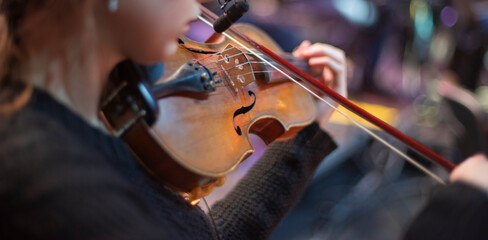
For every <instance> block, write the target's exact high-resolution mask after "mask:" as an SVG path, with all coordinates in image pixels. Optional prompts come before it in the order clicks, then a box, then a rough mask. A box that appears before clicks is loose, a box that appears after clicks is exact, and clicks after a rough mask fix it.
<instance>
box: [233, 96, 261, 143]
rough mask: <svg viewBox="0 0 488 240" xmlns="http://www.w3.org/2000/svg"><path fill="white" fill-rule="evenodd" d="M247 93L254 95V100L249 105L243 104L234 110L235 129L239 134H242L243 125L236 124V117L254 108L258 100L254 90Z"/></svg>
mask: <svg viewBox="0 0 488 240" xmlns="http://www.w3.org/2000/svg"><path fill="white" fill-rule="evenodd" d="M247 93H248V94H249V96H251V97H254V101H253V102H252V104H251V105H249V106H243V107H241V108H239V109H237V110H236V111H235V112H234V117H233V118H232V122H233V124H234V130H236V133H237V135H239V136H242V130H241V127H239V126H236V122H235V120H236V117H237V116H239V115H241V114H242V115H244V114H246V113H248V112H249V111H251V110H252V109H253V108H254V105H255V104H256V100H257V97H256V94H254V92H252V91H249V92H247Z"/></svg>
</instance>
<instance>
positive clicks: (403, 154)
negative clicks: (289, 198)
mask: <svg viewBox="0 0 488 240" xmlns="http://www.w3.org/2000/svg"><path fill="white" fill-rule="evenodd" d="M199 19H200V20H201V21H203V22H204V23H206V24H208V25H209V26H212V24H211V23H210V22H209V21H208V20H207V19H205V18H203V17H201V16H199ZM222 34H223V35H224V36H225V37H227V38H229V39H231V40H232V41H234V42H235V43H237V44H238V45H240V46H241V47H243V48H245V49H247V51H249V52H251V53H252V54H254V55H255V56H256V57H258V58H259V59H261V61H263V62H265V63H266V64H269V65H270V66H271V67H272V68H274V69H275V70H277V71H278V72H280V73H281V74H283V75H284V76H285V77H287V78H288V79H290V80H291V81H293V82H294V83H296V84H297V85H299V86H300V87H302V88H303V89H305V90H306V91H307V92H309V93H310V94H312V95H313V96H314V97H316V98H317V99H319V100H320V101H322V102H324V103H325V104H327V105H328V106H329V107H331V108H332V109H334V110H335V111H337V112H338V113H340V114H341V115H343V116H344V117H346V118H347V119H349V120H350V121H351V122H352V123H353V124H354V125H356V126H357V127H359V128H360V129H362V130H363V131H365V132H366V133H367V134H369V135H370V136H371V137H373V138H374V139H376V140H378V141H379V142H381V143H383V144H384V145H385V146H387V147H388V148H390V149H391V150H393V151H394V152H396V153H397V154H398V155H400V156H402V157H403V158H404V159H405V160H407V161H408V162H409V163H410V164H412V165H413V166H415V167H417V168H418V169H419V170H420V171H422V172H424V173H425V174H427V175H428V176H430V177H432V178H433V179H434V180H436V181H438V182H439V183H441V184H446V182H445V181H444V180H442V178H440V177H439V176H437V175H436V174H435V173H433V172H432V171H430V170H429V169H427V168H426V167H424V166H422V165H421V164H420V163H418V162H417V161H416V160H414V159H412V158H411V157H409V156H407V155H406V154H405V153H403V152H402V151H400V150H399V149H397V148H396V147H394V146H393V145H391V144H390V143H388V142H387V141H386V140H384V139H382V138H381V137H380V136H378V135H376V134H375V133H373V132H372V131H371V130H369V129H368V128H367V127H365V126H363V125H362V124H361V123H359V122H358V121H356V120H354V119H353V118H352V117H350V116H349V115H347V114H346V113H345V112H343V111H341V110H339V109H338V108H337V107H335V106H334V105H333V104H332V103H329V102H328V101H327V100H325V98H322V97H320V96H319V95H318V94H316V93H315V92H314V91H312V90H311V89H309V88H308V87H306V86H305V85H303V84H301V83H300V82H298V81H297V80H295V79H294V78H293V77H291V76H290V75H289V74H287V73H285V72H284V70H282V69H280V68H279V67H277V66H275V65H273V64H271V63H270V62H269V61H268V60H266V59H264V58H263V57H261V56H258V54H256V53H255V51H254V50H252V49H250V48H248V47H246V46H245V45H244V44H242V43H241V42H239V41H237V39H235V38H234V37H232V36H230V35H229V34H227V33H226V32H223V33H222Z"/></svg>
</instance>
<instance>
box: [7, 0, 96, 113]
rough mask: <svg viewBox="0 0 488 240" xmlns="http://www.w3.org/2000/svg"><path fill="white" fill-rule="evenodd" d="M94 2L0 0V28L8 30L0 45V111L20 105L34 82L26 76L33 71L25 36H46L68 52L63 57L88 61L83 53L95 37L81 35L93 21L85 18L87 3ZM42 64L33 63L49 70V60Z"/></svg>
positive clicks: (30, 90) (85, 0) (11, 110)
mask: <svg viewBox="0 0 488 240" xmlns="http://www.w3.org/2000/svg"><path fill="white" fill-rule="evenodd" d="M96 1H99V0H96ZM93 2H94V1H91V0H0V15H3V16H4V18H5V24H3V25H4V26H0V28H5V27H6V28H7V31H6V32H7V33H8V34H7V41H6V44H4V46H0V114H5V113H11V112H13V111H15V110H17V109H19V108H21V107H22V106H23V105H25V103H26V102H27V101H28V100H29V98H30V93H31V92H32V88H33V87H32V85H33V84H32V83H31V82H29V81H28V80H26V79H29V78H31V77H32V75H30V74H34V73H32V72H30V71H36V70H32V69H31V67H32V66H30V65H29V64H30V63H29V60H31V59H30V57H31V56H30V50H32V49H30V48H29V47H30V46H27V44H26V42H28V41H26V40H27V39H24V38H25V35H27V36H29V38H32V37H34V38H35V40H37V38H39V39H40V40H45V39H43V38H45V37H47V38H49V37H50V38H51V39H55V40H53V41H52V42H51V43H47V44H53V45H54V44H57V45H56V49H61V50H64V51H65V54H66V55H69V56H64V57H65V58H66V59H68V58H70V59H73V56H75V59H81V60H80V61H85V62H87V61H86V57H87V56H84V55H82V53H83V52H90V51H87V49H88V48H89V47H90V46H92V45H90V44H91V43H93V42H92V41H91V40H93V39H94V38H93V39H88V40H87V39H86V38H83V37H81V34H83V33H86V32H83V33H82V31H83V30H84V27H86V26H87V25H89V24H94V22H93V18H90V17H88V16H89V14H88V12H87V9H89V8H88V6H89V4H93ZM27 15H28V17H29V18H30V19H28V18H27ZM33 19H35V20H33ZM46 28H49V33H43V32H40V30H39V29H46ZM1 32H2V31H0V33H1ZM3 32H5V31H3ZM32 33H34V34H32ZM76 34H78V35H76ZM46 35H47V36H46ZM92 35H93V34H92ZM85 36H86V34H85ZM0 37H1V36H0ZM73 39H76V41H77V42H76V43H74V42H71V43H70V45H68V44H67V41H69V40H71V41H73ZM29 40H30V42H35V41H33V40H32V39H29ZM46 42H49V41H46ZM36 44H37V43H36ZM88 45H90V46H88ZM41 62H42V61H41ZM43 64H46V66H41V67H39V66H35V67H36V69H49V67H50V66H48V64H49V63H43ZM76 64H78V65H79V64H80V63H79V62H74V63H73V64H72V65H76Z"/></svg>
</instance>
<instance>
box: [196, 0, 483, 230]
mask: <svg viewBox="0 0 488 240" xmlns="http://www.w3.org/2000/svg"><path fill="white" fill-rule="evenodd" d="M247 1H248V3H249V5H250V7H251V8H250V11H249V12H248V13H247V14H246V15H245V16H244V17H243V19H241V20H240V22H247V23H252V24H254V25H256V26H258V27H259V28H261V29H263V30H265V31H266V32H267V33H269V34H270V35H271V36H272V37H273V38H274V39H275V40H276V41H277V42H278V43H279V44H280V45H281V47H282V48H283V50H284V51H286V52H290V51H292V50H293V49H294V48H295V47H296V46H298V45H299V44H300V42H301V41H302V40H310V41H312V42H323V43H328V44H332V45H334V46H337V47H339V48H341V49H343V50H344V51H345V52H346V54H347V57H348V78H349V79H348V89H349V98H350V99H352V100H354V101H355V102H357V103H358V104H359V105H361V106H363V107H364V108H365V109H367V110H369V111H371V112H372V113H373V114H375V115H377V116H379V117H380V118H382V119H383V120H385V121H387V122H388V123H390V124H392V125H394V126H395V127H396V128H398V129H400V130H401V131H402V132H404V133H406V134H407V135H409V136H411V137H413V138H414V139H416V140H418V141H420V142H421V143H423V144H425V145H426V146H428V147H430V148H431V149H433V150H434V151H436V152H437V153H440V154H441V155H443V156H444V157H446V158H447V159H449V160H451V161H453V162H455V163H456V164H457V163H459V162H461V161H462V160H463V159H465V158H466V157H468V156H470V155H472V154H473V153H476V152H485V153H486V150H487V149H488V148H487V142H488V139H487V138H488V51H487V50H488V48H487V47H488V41H487V37H488V1H475V0H452V1H440V0H430V1H427V0H247ZM206 6H207V7H209V8H210V9H212V10H213V11H215V12H216V13H217V14H219V15H220V14H222V10H221V9H220V8H219V5H218V4H217V1H213V2H212V3H208V4H207V5H206ZM328 129H329V132H330V133H331V135H332V136H334V138H335V139H336V141H337V142H338V144H339V148H338V149H337V150H336V151H335V152H333V153H332V154H331V155H329V156H328V157H327V158H326V159H324V161H323V163H322V164H321V165H320V166H319V169H318V170H317V172H316V175H315V176H314V178H313V180H312V182H311V183H310V185H309V187H308V189H307V191H306V193H305V195H304V196H303V198H302V199H301V201H300V203H299V204H298V205H297V206H296V207H295V208H294V209H293V210H292V211H291V212H290V213H289V214H288V215H287V217H286V219H285V220H284V221H283V222H282V223H281V224H280V226H279V227H278V229H277V230H276V232H275V233H274V235H273V237H272V239H401V238H402V234H403V233H404V231H405V229H406V228H407V227H408V225H409V223H410V222H411V221H412V219H413V217H414V216H415V215H416V214H417V213H418V211H419V210H421V208H422V206H423V204H424V203H425V201H426V200H427V199H428V198H429V196H430V195H431V194H432V193H433V192H435V191H436V189H437V188H438V187H439V183H437V182H435V181H434V180H432V179H431V178H429V177H428V176H426V175H425V174H423V173H422V172H420V171H419V170H417V169H416V168H414V167H412V166H411V165H410V164H409V163H406V162H405V161H404V160H403V159H402V158H401V157H399V156H398V155H397V154H396V153H393V152H392V151H391V150H389V149H388V148H386V147H384V146H383V144H381V143H379V142H377V141H375V140H373V139H371V137H369V136H368V135H366V134H365V133H363V132H362V131H361V130H360V129H358V128H357V127H354V126H352V125H351V124H350V123H349V122H348V121H347V120H345V119H344V118H342V117H341V116H339V115H334V116H333V117H332V119H331V121H330V123H329V126H328ZM371 129H372V130H373V131H375V132H376V133H378V134H379V135H382V136H384V135H385V134H383V133H381V132H379V131H377V130H376V129H374V128H371ZM386 139H387V141H389V142H390V143H391V144H393V145H395V146H397V147H398V148H400V149H401V150H403V151H405V152H406V153H407V154H409V155H410V156H412V157H415V158H416V159H419V160H420V162H421V163H422V164H424V166H425V167H427V168H429V169H430V170H431V171H433V172H435V173H436V174H438V175H439V176H441V177H443V178H444V179H448V173H447V172H446V171H445V170H443V169H441V168H440V167H438V166H437V165H435V164H431V163H430V162H429V161H427V160H424V159H422V157H420V156H417V155H416V154H415V153H413V152H412V151H410V150H408V149H407V148H406V147H405V146H404V145H402V144H400V143H398V142H397V141H396V140H394V139H391V138H386ZM252 141H253V143H254V144H255V146H256V153H255V154H254V155H253V156H252V157H251V158H250V159H248V160H246V161H245V162H244V163H243V164H241V166H240V167H239V168H238V169H237V170H236V171H235V172H233V173H232V174H231V175H229V176H228V179H227V182H226V184H225V185H224V186H223V187H221V188H218V189H217V190H216V191H214V192H213V193H212V194H211V195H210V196H208V197H207V202H208V203H209V204H210V205H211V204H212V203H214V202H215V201H217V200H218V199H220V198H222V197H224V196H225V194H226V193H227V192H228V191H229V190H230V189H232V187H233V186H234V184H235V183H236V182H237V181H238V180H239V179H240V178H241V177H242V176H243V175H244V174H245V173H246V171H247V169H249V167H250V166H252V164H253V163H254V162H255V161H256V159H257V158H259V156H260V155H261V154H262V152H263V151H264V149H265V148H266V147H265V145H264V143H262V142H261V141H260V140H259V139H258V138H257V137H253V139H252ZM201 204H202V203H201ZM202 208H204V209H206V206H204V205H203V206H202Z"/></svg>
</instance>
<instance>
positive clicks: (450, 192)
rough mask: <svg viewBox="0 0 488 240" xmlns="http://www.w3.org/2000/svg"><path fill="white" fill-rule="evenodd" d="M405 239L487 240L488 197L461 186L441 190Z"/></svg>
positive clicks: (455, 185) (469, 187)
mask: <svg viewBox="0 0 488 240" xmlns="http://www.w3.org/2000/svg"><path fill="white" fill-rule="evenodd" d="M405 239H415V240H422V239H446V240H449V239H488V197H487V196H486V194H485V193H483V192H481V191H480V190H478V189H476V188H474V187H472V186H469V185H467V184H464V183H454V184H451V185H449V186H447V187H445V188H443V189H441V190H440V191H439V192H437V193H436V194H435V195H434V196H433V197H432V199H430V201H429V202H428V203H427V205H426V206H425V208H424V209H423V210H422V211H421V212H420V214H419V215H418V216H417V218H416V219H415V220H414V221H413V222H412V224H411V226H410V228H409V229H408V231H407V234H406V237H405Z"/></svg>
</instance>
